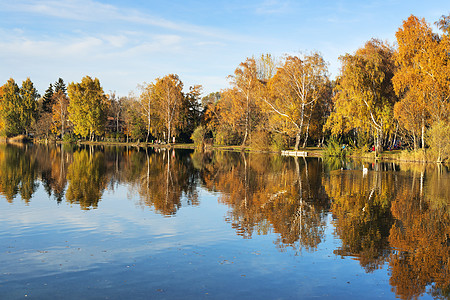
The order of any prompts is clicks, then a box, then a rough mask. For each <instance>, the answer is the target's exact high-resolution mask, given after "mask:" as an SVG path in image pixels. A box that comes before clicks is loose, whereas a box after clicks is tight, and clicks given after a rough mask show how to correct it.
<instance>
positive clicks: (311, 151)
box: [6, 141, 446, 165]
mask: <svg viewBox="0 0 450 300" xmlns="http://www.w3.org/2000/svg"><path fill="white" fill-rule="evenodd" d="M34 142H35V143H37V144H49V143H50V144H51V143H55V144H76V145H95V146H120V147H142V148H148V147H152V148H160V149H162V148H165V149H167V148H169V149H191V150H195V149H196V147H195V145H194V144H193V143H190V144H188V143H180V144H176V143H175V144H152V143H145V142H143V143H142V142H141V143H136V142H132V143H130V142H128V143H127V142H105V141H95V142H91V141H78V142H75V143H70V142H63V141H48V142H45V141H34ZM6 143H10V142H8V141H7V142H6ZM11 144H12V143H11ZM14 144H16V143H14ZM207 151H236V152H248V153H266V154H278V155H280V156H281V151H273V150H256V149H252V148H251V147H243V146H216V145H214V146H207V147H206V149H205V152H207ZM287 151H293V150H287ZM299 151H305V152H307V155H306V157H323V152H324V149H323V148H318V147H306V148H304V149H299ZM407 151H408V150H392V151H384V152H381V153H380V154H379V155H378V156H377V157H374V155H373V154H371V153H370V152H367V153H366V155H347V156H346V157H345V158H343V159H360V160H370V161H390V162H402V163H426V164H430V163H431V164H439V163H438V162H435V161H430V160H424V159H411V158H401V157H400V156H401V155H402V153H403V154H405V152H407ZM330 158H333V156H330ZM334 158H337V157H334ZM440 164H444V165H445V164H446V163H445V162H442V163H440Z"/></svg>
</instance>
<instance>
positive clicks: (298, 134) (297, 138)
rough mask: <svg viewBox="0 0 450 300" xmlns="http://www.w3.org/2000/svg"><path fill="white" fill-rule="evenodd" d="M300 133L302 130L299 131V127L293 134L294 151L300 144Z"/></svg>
mask: <svg viewBox="0 0 450 300" xmlns="http://www.w3.org/2000/svg"><path fill="white" fill-rule="evenodd" d="M301 133H302V131H301V129H299V130H298V131H297V134H296V136H295V147H294V150H295V151H298V146H299V145H300V136H301Z"/></svg>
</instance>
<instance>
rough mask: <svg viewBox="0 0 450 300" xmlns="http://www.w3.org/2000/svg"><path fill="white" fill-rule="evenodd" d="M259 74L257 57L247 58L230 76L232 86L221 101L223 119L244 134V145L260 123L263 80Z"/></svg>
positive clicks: (229, 126)
mask: <svg viewBox="0 0 450 300" xmlns="http://www.w3.org/2000/svg"><path fill="white" fill-rule="evenodd" d="M257 76H258V74H257V68H256V62H255V59H253V58H247V60H246V61H245V62H242V63H240V64H239V67H237V68H236V70H235V71H234V75H231V76H229V78H230V80H231V86H232V87H231V88H229V89H227V90H225V91H224V92H223V93H222V99H221V101H220V107H221V110H222V115H223V121H224V122H225V124H226V125H228V126H227V127H228V128H233V130H237V131H239V133H240V134H242V145H245V144H246V143H247V141H248V139H249V137H250V134H251V131H252V130H254V128H255V126H256V125H257V124H258V122H257V121H258V113H259V108H258V105H257V101H258V97H259V93H260V92H261V88H260V86H261V82H260V81H259V80H258V77H257Z"/></svg>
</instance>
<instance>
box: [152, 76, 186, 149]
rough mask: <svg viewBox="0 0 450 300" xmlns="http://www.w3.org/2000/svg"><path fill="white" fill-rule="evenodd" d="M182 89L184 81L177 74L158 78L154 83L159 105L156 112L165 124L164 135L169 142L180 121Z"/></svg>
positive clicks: (155, 95)
mask: <svg viewBox="0 0 450 300" xmlns="http://www.w3.org/2000/svg"><path fill="white" fill-rule="evenodd" d="M182 91H183V82H181V80H180V79H179V77H178V75H175V74H169V75H166V76H164V77H163V78H158V79H156V82H155V84H154V90H153V93H154V97H155V99H156V103H157V107H158V110H157V111H156V113H157V115H158V118H159V119H160V120H161V122H162V124H163V126H164V132H163V136H164V137H165V139H166V140H167V143H170V140H171V138H172V137H173V135H174V132H175V129H176V126H177V124H178V122H179V114H180V105H181V103H182V101H183V92H182Z"/></svg>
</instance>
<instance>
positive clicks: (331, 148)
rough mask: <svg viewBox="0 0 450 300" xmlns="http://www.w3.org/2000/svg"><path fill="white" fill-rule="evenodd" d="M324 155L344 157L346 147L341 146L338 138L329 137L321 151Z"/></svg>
mask: <svg viewBox="0 0 450 300" xmlns="http://www.w3.org/2000/svg"><path fill="white" fill-rule="evenodd" d="M323 155H324V156H325V157H330V156H335V157H345V156H346V155H347V149H346V148H343V147H342V145H341V141H340V140H336V139H335V138H331V139H330V140H329V141H328V144H327V145H326V147H325V151H324V152H323Z"/></svg>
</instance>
